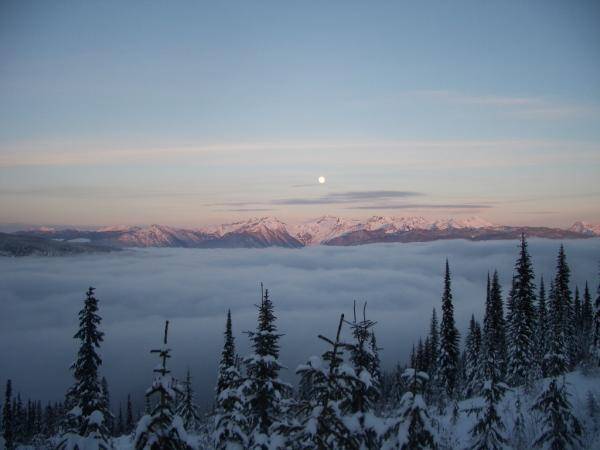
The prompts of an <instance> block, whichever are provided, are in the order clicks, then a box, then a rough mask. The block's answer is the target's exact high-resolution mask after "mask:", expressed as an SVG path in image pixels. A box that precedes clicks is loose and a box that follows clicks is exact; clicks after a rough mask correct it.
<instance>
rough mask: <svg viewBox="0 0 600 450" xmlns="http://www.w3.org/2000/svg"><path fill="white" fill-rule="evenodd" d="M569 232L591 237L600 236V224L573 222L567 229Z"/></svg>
mask: <svg viewBox="0 0 600 450" xmlns="http://www.w3.org/2000/svg"><path fill="white" fill-rule="evenodd" d="M569 230H570V231H573V232H575V233H581V234H588V235H591V236H600V224H592V223H588V222H575V223H574V224H573V225H571V227H570V228H569Z"/></svg>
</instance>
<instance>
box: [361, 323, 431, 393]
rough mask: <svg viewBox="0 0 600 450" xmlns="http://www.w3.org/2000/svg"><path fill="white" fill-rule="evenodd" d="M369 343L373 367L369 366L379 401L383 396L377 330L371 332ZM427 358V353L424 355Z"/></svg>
mask: <svg viewBox="0 0 600 450" xmlns="http://www.w3.org/2000/svg"><path fill="white" fill-rule="evenodd" d="M369 345H370V347H371V353H372V355H373V356H372V358H371V367H370V368H369V372H370V373H371V376H372V377H373V383H374V384H375V387H376V394H375V401H376V402H378V401H379V399H380V397H381V359H380V358H379V350H381V349H380V348H379V347H377V338H376V337H375V332H374V331H372V332H371V339H370V341H369ZM423 358H425V355H423ZM423 364H426V362H425V359H423Z"/></svg>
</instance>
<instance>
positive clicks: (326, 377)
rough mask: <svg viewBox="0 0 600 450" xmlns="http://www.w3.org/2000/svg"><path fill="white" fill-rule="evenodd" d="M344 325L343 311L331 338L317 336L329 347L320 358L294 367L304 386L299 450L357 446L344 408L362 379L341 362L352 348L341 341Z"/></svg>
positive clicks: (298, 439) (357, 443)
mask: <svg viewBox="0 0 600 450" xmlns="http://www.w3.org/2000/svg"><path fill="white" fill-rule="evenodd" d="M343 324H344V315H343V314H342V315H341V316H340V321H339V324H338V327H337V333H336V337H335V339H334V340H331V339H329V338H327V337H325V336H322V335H319V339H321V340H322V341H324V342H325V343H326V344H327V345H328V347H329V348H328V349H327V350H326V351H325V352H324V353H323V355H322V356H321V357H316V356H313V357H311V358H310V359H309V360H308V362H307V363H306V364H303V365H300V366H298V368H297V369H296V373H297V374H298V375H300V377H301V378H300V379H301V385H304V386H305V387H306V392H305V396H304V399H303V400H302V401H301V402H300V406H299V415H300V426H299V429H298V433H297V438H296V441H297V446H298V448H299V449H302V450H310V449H315V448H317V449H329V448H332V449H333V448H336V449H337V448H339V449H356V448H359V445H360V444H359V442H358V440H357V439H356V436H355V434H354V433H353V432H352V430H351V428H350V427H349V424H350V422H349V420H348V416H347V415H346V414H345V410H347V409H348V405H349V404H350V402H351V399H352V393H353V391H354V389H356V388H357V385H358V384H360V383H361V381H360V380H359V379H358V377H357V376H356V373H355V371H354V369H353V368H351V367H349V366H346V365H345V363H344V350H345V349H347V348H351V347H350V346H346V345H345V344H344V343H342V342H341V341H340V335H341V331H342V326H343Z"/></svg>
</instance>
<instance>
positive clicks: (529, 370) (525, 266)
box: [507, 234, 536, 386]
mask: <svg viewBox="0 0 600 450" xmlns="http://www.w3.org/2000/svg"><path fill="white" fill-rule="evenodd" d="M534 302H535V284H534V273H533V267H532V264H531V257H530V255H529V251H528V249H527V241H526V239H525V235H524V234H522V235H521V244H520V250H519V257H518V259H517V261H516V263H515V275H514V276H513V283H512V289H511V292H510V296H509V305H510V307H509V309H510V310H509V317H510V325H509V329H510V338H509V342H510V345H509V346H508V373H507V380H508V382H509V383H510V384H512V385H513V386H519V385H522V384H525V385H526V386H530V385H531V382H532V381H533V378H534V376H535V375H536V371H535V368H534V367H533V365H532V362H533V361H534V357H533V356H534V341H533V335H534V324H535V311H534Z"/></svg>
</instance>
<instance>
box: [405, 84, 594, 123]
mask: <svg viewBox="0 0 600 450" xmlns="http://www.w3.org/2000/svg"><path fill="white" fill-rule="evenodd" d="M411 94H412V95H416V96H418V97H422V98H428V99H433V100H439V101H443V102H447V103H453V104H459V105H473V106H487V107H491V108H495V109H501V110H503V111H505V112H507V113H509V114H511V115H514V116H518V117H521V118H527V119H548V120H558V119H566V118H575V117H582V116H588V115H592V114H598V112H599V109H598V108H597V107H591V106H588V105H578V104H571V103H565V102H561V101H557V100H550V99H547V98H542V97H529V96H510V95H478V94H469V93H464V92H458V91H451V90H419V91H413V92H412V93H411Z"/></svg>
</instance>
